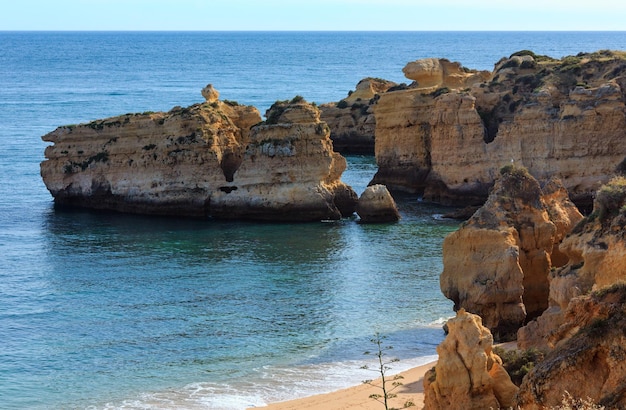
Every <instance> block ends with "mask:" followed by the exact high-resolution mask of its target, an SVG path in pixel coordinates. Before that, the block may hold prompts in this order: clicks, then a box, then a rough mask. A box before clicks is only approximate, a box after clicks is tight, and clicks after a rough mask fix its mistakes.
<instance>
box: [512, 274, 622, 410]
mask: <svg viewBox="0 0 626 410" xmlns="http://www.w3.org/2000/svg"><path fill="white" fill-rule="evenodd" d="M621 272H624V271H623V270H622V271H621ZM565 322H566V324H565V325H563V326H562V329H561V330H562V331H563V332H564V333H567V334H568V337H567V338H566V339H563V340H562V341H561V343H559V344H558V345H557V347H556V348H555V349H554V350H553V351H551V352H550V353H549V354H548V355H547V356H546V358H545V360H544V361H542V362H540V363H539V364H537V365H536V366H535V367H534V368H533V369H532V370H531V371H530V373H529V374H528V375H526V377H525V378H524V380H523V382H522V385H521V386H520V391H519V400H518V404H519V406H520V408H521V409H523V410H539V409H546V408H552V407H554V406H557V405H559V404H560V403H561V401H562V398H563V394H564V393H565V392H568V393H569V394H570V395H571V396H572V397H576V398H590V399H591V401H592V402H594V403H597V404H599V405H602V406H604V408H606V409H626V331H625V329H626V284H625V283H624V282H622V283H620V284H615V285H613V286H610V287H605V288H603V289H601V290H598V291H594V292H592V293H591V294H588V295H586V296H580V297H577V298H574V299H572V301H571V302H570V304H569V307H568V309H567V313H566V315H565Z"/></svg>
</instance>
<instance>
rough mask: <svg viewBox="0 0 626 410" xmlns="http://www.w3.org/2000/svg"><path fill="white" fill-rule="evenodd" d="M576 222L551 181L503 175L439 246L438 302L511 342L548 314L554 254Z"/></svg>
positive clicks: (519, 172) (513, 171)
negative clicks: (470, 316) (524, 327)
mask: <svg viewBox="0 0 626 410" xmlns="http://www.w3.org/2000/svg"><path fill="white" fill-rule="evenodd" d="M580 219H582V215H581V214H580V212H578V210H577V209H576V207H575V206H574V205H573V203H571V201H569V199H568V197H567V192H566V191H565V190H564V189H563V187H562V185H560V184H559V182H558V181H555V180H551V181H550V182H548V183H546V184H544V186H543V189H542V187H541V185H540V184H539V183H538V182H537V180H536V179H535V178H533V177H532V176H531V175H530V174H529V173H528V172H527V171H526V170H524V169H523V168H516V167H513V166H509V167H507V168H503V170H502V175H501V177H500V178H499V179H498V180H497V181H496V184H495V186H494V188H493V190H492V193H491V195H490V196H489V199H488V200H487V202H486V203H485V204H484V205H483V206H482V207H481V208H480V209H479V210H478V211H476V213H475V214H474V215H473V216H472V217H471V218H470V219H469V220H468V221H467V222H466V223H465V224H464V225H463V226H462V227H461V228H460V229H459V230H457V231H456V232H453V233H452V234H450V235H448V236H447V237H446V238H445V240H444V243H443V264H444V270H443V272H442V274H441V277H440V285H441V290H442V292H443V294H444V295H445V296H446V297H447V298H449V299H451V300H452V301H454V305H455V310H457V309H461V308H463V309H465V310H467V311H469V312H472V313H475V314H478V315H480V316H481V317H482V319H483V322H484V324H485V326H487V327H488V328H489V329H490V330H491V332H492V333H493V334H494V336H496V338H497V339H498V340H502V341H504V340H512V339H514V338H515V335H516V333H517V330H518V329H519V328H520V327H521V326H522V325H523V324H524V323H525V321H527V320H529V319H531V318H534V317H537V316H539V315H540V314H541V313H542V312H543V311H544V310H545V309H546V308H547V307H548V296H549V284H548V274H549V272H550V270H551V268H552V267H553V266H555V263H561V264H562V263H565V260H564V259H566V258H564V257H563V256H562V255H561V254H559V255H558V257H557V258H555V260H554V261H553V259H552V255H553V254H554V248H555V246H558V244H559V243H560V242H561V240H562V239H563V237H564V236H565V234H566V232H568V231H569V230H571V228H572V227H573V226H574V225H575V224H576V223H577V222H578V221H579V220H580Z"/></svg>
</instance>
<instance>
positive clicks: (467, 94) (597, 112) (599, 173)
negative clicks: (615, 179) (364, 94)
mask: <svg viewBox="0 0 626 410" xmlns="http://www.w3.org/2000/svg"><path fill="white" fill-rule="evenodd" d="M446 64H448V63H446ZM446 64H443V63H442V60H434V59H429V60H423V61H420V62H417V63H413V64H410V67H409V66H407V69H405V72H406V73H407V77H409V78H411V79H415V80H416V82H417V83H418V85H417V86H411V87H409V88H407V89H404V90H398V91H390V92H386V93H383V94H381V96H380V99H379V100H378V102H377V104H376V105H375V106H374V108H373V111H374V114H375V117H376V158H377V162H378V165H379V171H378V173H377V175H376V176H375V177H374V179H373V181H372V183H380V184H385V185H387V187H388V188H390V189H391V190H402V191H406V192H411V193H418V194H423V196H424V199H426V200H430V201H435V202H440V203H444V204H454V205H470V204H482V203H483V202H484V201H485V200H486V198H487V196H488V190H489V188H490V187H491V186H492V185H493V182H494V180H495V178H496V177H497V173H498V170H499V169H500V168H501V167H502V166H504V165H506V164H508V163H510V161H511V160H513V161H514V162H515V163H516V164H518V165H520V166H524V167H526V168H527V169H528V170H529V172H530V173H531V174H532V175H533V176H535V177H536V178H539V179H547V178H549V177H552V176H556V177H558V178H560V179H561V180H562V181H563V183H564V185H565V188H566V189H567V190H568V192H569V193H570V197H571V198H572V199H573V200H574V201H575V202H576V203H577V204H578V205H580V206H585V207H589V208H590V205H591V198H592V196H593V193H594V192H595V191H596V190H597V189H598V188H599V186H600V185H601V184H603V183H606V182H607V181H608V179H609V175H611V174H612V173H613V172H614V171H615V169H616V167H618V165H619V164H620V163H621V161H622V160H623V159H624V158H625V157H626V145H624V144H623V143H622V141H623V140H624V138H625V137H626V105H625V104H624V101H625V97H624V95H625V94H626V92H625V90H626V88H625V85H626V57H625V55H624V54H623V53H617V52H598V53H593V54H581V55H579V56H576V57H567V58H564V59H563V60H554V59H550V58H548V57H542V56H534V55H532V53H530V52H527V53H526V54H525V55H521V56H513V57H511V58H510V59H503V60H502V61H500V62H499V63H498V64H497V65H496V67H495V69H494V71H493V73H492V74H491V76H490V77H489V79H485V78H484V77H482V74H480V73H474V74H471V73H463V71H464V70H460V71H461V72H460V73H459V70H458V69H457V70H456V71H455V72H457V73H458V75H459V76H461V77H458V78H465V77H467V78H473V80H472V81H470V82H463V81H465V80H463V81H460V80H457V77H456V76H452V77H450V76H448V77H450V78H448V77H446V75H445V73H446V70H447V69H446V68H445V67H446ZM450 64H453V63H450ZM455 75H456V74H455ZM463 76H465V77H463ZM474 79H480V82H475V81H474ZM420 82H421V83H422V85H424V87H420V86H419V83H420Z"/></svg>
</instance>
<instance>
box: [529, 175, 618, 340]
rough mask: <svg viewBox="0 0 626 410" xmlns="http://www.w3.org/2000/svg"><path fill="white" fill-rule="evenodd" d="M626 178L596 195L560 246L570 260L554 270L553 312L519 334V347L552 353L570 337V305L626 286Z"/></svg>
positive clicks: (551, 307)
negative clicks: (602, 290) (615, 286)
mask: <svg viewBox="0 0 626 410" xmlns="http://www.w3.org/2000/svg"><path fill="white" fill-rule="evenodd" d="M625 204H626V179H624V178H622V177H619V178H615V179H613V180H612V181H610V182H609V184H607V185H606V186H604V187H602V188H601V189H600V190H599V191H598V193H597V194H596V198H595V203H594V210H593V212H592V213H591V214H590V215H589V216H588V217H587V218H585V219H584V220H583V221H581V223H580V224H579V225H578V226H577V227H576V229H575V230H573V231H572V232H571V233H570V234H569V235H568V236H567V237H566V238H565V239H564V240H563V242H562V243H561V245H560V252H561V253H562V254H563V255H564V256H565V257H566V258H567V259H568V260H569V262H568V263H567V264H566V265H564V266H562V267H561V268H558V269H554V270H551V271H550V274H549V277H548V278H549V282H550V294H549V308H548V309H547V310H546V311H545V312H544V313H543V314H542V315H541V317H539V318H537V320H535V321H532V322H530V323H528V325H527V326H525V327H523V328H521V329H520V330H519V332H518V337H517V340H518V345H519V347H520V348H524V349H526V348H529V347H537V348H553V347H554V346H555V345H556V344H557V343H558V342H560V341H561V340H563V339H565V338H567V337H569V336H571V334H570V333H571V332H570V331H564V330H563V329H564V328H566V327H567V326H568V324H567V323H568V322H567V320H566V318H565V316H564V315H565V313H564V312H566V310H567V309H568V306H569V305H570V303H571V301H572V300H573V299H574V298H576V297H579V296H581V295H585V294H587V293H588V292H590V291H592V290H594V289H599V288H602V287H605V286H610V285H613V284H615V283H620V282H624V281H626V241H625V238H624V232H625V230H624V227H625V226H626V211H625V210H624V209H623V207H624V205H625Z"/></svg>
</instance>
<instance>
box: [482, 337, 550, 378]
mask: <svg viewBox="0 0 626 410" xmlns="http://www.w3.org/2000/svg"><path fill="white" fill-rule="evenodd" d="M493 352H494V353H495V354H497V355H498V356H500V358H501V359H502V366H503V367H504V369H505V370H506V371H507V373H509V376H511V381H512V382H513V383H514V384H515V385H516V386H520V385H521V384H522V380H523V379H524V376H526V375H527V374H528V372H530V370H531V369H532V368H533V367H535V365H536V364H537V363H539V362H541V361H542V360H543V359H544V357H545V354H544V353H543V352H541V351H540V350H537V349H534V348H530V349H527V350H515V349H513V350H504V349H503V348H501V347H498V346H496V347H494V348H493Z"/></svg>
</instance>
